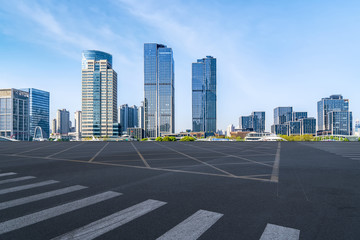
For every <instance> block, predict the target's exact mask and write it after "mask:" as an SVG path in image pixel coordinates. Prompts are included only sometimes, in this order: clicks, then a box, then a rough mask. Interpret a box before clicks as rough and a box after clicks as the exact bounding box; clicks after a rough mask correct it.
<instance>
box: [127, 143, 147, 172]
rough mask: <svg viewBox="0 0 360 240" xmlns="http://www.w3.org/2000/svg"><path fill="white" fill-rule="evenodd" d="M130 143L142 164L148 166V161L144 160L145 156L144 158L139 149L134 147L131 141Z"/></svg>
mask: <svg viewBox="0 0 360 240" xmlns="http://www.w3.org/2000/svg"><path fill="white" fill-rule="evenodd" d="M130 143H131V145H132V146H133V148H134V149H135V151H136V152H137V154H138V155H139V157H140V158H141V160H142V161H143V163H144V165H145V166H146V167H148V168H149V167H150V165H149V164H148V162H147V161H146V160H145V158H144V157H143V155H142V154H141V153H140V151H139V150H138V149H137V147H135V145H134V144H133V143H132V142H130Z"/></svg>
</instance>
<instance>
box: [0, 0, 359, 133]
mask: <svg viewBox="0 0 360 240" xmlns="http://www.w3.org/2000/svg"><path fill="white" fill-rule="evenodd" d="M108 3H109V5H110V6H111V7H112V9H109V8H106V7H105V6H98V9H96V8H92V7H85V8H82V9H81V10H80V9H79V5H78V4H79V3H69V5H68V6H67V7H64V6H63V5H62V4H61V3H57V4H54V3H44V2H42V1H34V2H32V3H31V4H30V3H27V2H24V1H23V2H21V1H20V2H17V3H16V5H15V3H11V2H4V3H3V5H2V6H1V7H0V13H1V14H0V19H1V21H2V22H4V23H6V24H4V25H3V26H1V28H0V34H1V37H0V48H1V50H2V52H3V53H4V56H5V58H4V59H3V60H1V61H2V62H1V63H2V65H3V66H4V68H3V71H2V72H1V78H0V84H1V85H2V88H16V89H20V88H24V87H34V88H38V89H42V90H45V91H48V92H51V94H52V95H51V107H50V108H51V114H50V118H51V119H52V118H54V117H55V113H56V111H57V109H62V108H66V109H68V110H69V111H70V113H71V119H73V113H74V112H75V111H76V110H81V96H80V94H79V93H80V92H81V82H80V81H79V79H80V78H81V73H80V72H79V65H80V64H81V63H79V56H80V55H81V51H82V50H85V49H98V50H101V51H106V52H109V53H111V54H113V56H114V59H115V61H114V69H116V70H117V71H118V72H119V83H118V87H119V101H118V105H121V104H125V103H127V104H129V105H134V104H135V105H137V104H138V103H139V102H141V101H142V99H143V91H142V86H143V72H142V69H143V63H142V62H143V53H142V48H143V43H145V42H159V43H163V44H166V45H169V46H171V47H172V48H173V50H174V60H175V69H176V71H175V72H176V74H175V79H177V84H176V87H175V89H176V90H175V102H176V103H178V104H177V107H176V108H175V116H176V122H175V126H176V129H175V131H176V132H179V131H181V130H184V129H189V128H191V117H190V116H191V65H190V64H191V63H192V62H193V60H194V59H197V58H198V57H199V56H206V55H214V56H216V58H217V59H218V79H219V83H221V84H219V85H218V116H217V119H218V123H217V125H218V129H225V128H226V126H227V125H229V124H231V123H232V124H235V125H236V123H237V122H238V117H239V116H242V115H246V114H248V113H249V112H251V111H254V110H264V111H266V112H267V122H266V126H267V129H266V131H269V130H270V128H269V126H270V125H271V124H272V122H271V121H272V119H273V116H272V109H273V108H274V107H276V106H282V105H291V106H293V107H294V108H295V109H297V110H298V111H307V112H308V113H309V116H316V101H318V99H320V98H321V97H323V96H330V95H333V94H342V95H343V96H346V97H347V98H349V99H351V105H350V110H351V111H352V112H353V119H354V120H356V119H358V118H359V106H360V99H359V97H358V94H357V92H358V91H357V90H356V89H357V88H356V87H349V85H350V86H353V85H355V86H357V85H356V84H357V79H358V78H359V72H358V70H357V69H358V68H357V66H358V65H359V64H358V60H357V56H358V55H359V49H358V48H357V47H356V46H357V42H358V40H359V38H360V34H359V30H358V29H357V28H355V26H356V25H354V24H353V22H357V19H358V18H359V16H358V15H357V14H356V12H357V11H356V10H357V9H358V7H359V3H357V2H355V1H354V2H351V3H349V2H348V3H347V4H341V5H339V4H337V3H335V2H325V1H320V2H318V3H310V2H308V3H307V4H306V5H305V4H304V5H302V4H301V3H289V2H282V3H281V6H280V5H271V4H270V3H266V2H263V4H262V5H263V6H259V5H255V4H249V3H245V2H239V3H235V2H229V3H227V4H224V5H222V4H220V2H212V4H207V5H205V4H204V3H202V2H200V3H193V4H190V5H189V3H187V4H186V2H182V3H181V2H175V3H171V4H168V7H167V8H166V9H165V10H162V11H160V10H159V9H158V7H159V6H160V5H161V3H162V2H161V1H160V2H159V3H156V4H151V2H150V3H146V4H139V3H138V2H136V1H135V2H134V3H133V2H130V1H108ZM90 5H91V4H90ZM71 9H79V11H80V14H75V13H74V12H72V10H71ZM231 9H234V10H231ZM242 9H244V10H242ZM320 9H321V11H320ZM102 10H103V12H107V13H108V14H107V15H108V16H105V15H104V16H103V17H104V18H103V19H102V20H101V23H97V24H103V27H101V28H100V29H97V28H96V26H98V25H97V24H95V25H93V24H90V23H93V22H92V20H91V19H89V18H88V17H87V16H88V15H91V14H87V13H96V12H97V13H100V12H101V11H102ZM154 10H156V11H154ZM159 11H160V12H159ZM223 12H227V13H228V14H227V15H224V14H223ZM335 12H336V19H334V18H333V15H334V14H335ZM119 13H123V15H124V17H120V15H121V14H119ZM195 13H197V14H195ZM200 13H203V14H201V15H205V16H207V17H205V18H204V20H201V21H199V22H198V24H196V25H194V24H193V22H194V21H195V20H199V18H198V17H197V16H199V14H200ZM205 13H212V14H205ZM235 13H236V14H235ZM241 13H243V14H241ZM235 15H243V17H236V16H235ZM210 16H214V18H211V17H210ZM260 16H261V17H260ZM125 18H126V21H125V22H124V19H125ZM164 18H166V19H168V21H163V19H164ZM61 19H68V20H67V21H61ZM75 20H76V21H75ZM88 20H89V23H86V22H87V21H88ZM209 21H210V22H209ZM164 22H166V23H164ZM85 23H86V24H85ZM125 24H129V26H130V27H125V26H126V25H125ZM294 24H296V26H297V28H296V29H294V30H293V27H292V26H293V25H294ZM220 25H221V26H223V30H221V28H220V27H219V26H220ZM80 26H81V27H80ZM117 26H119V27H117ZM235 26H236V27H235ZM27 29H31V31H29V30H27ZM95 29H97V30H99V32H95ZM120 29H121V30H120ZM19 33H22V34H19ZM24 33H25V35H24ZM89 33H90V34H89ZM24 36H26V38H24ZM203 36H209V37H207V38H204V37H203ZM104 43H105V44H104ZM18 58H21V59H24V58H25V59H26V58H31V59H32V61H31V62H29V61H27V63H26V64H25V63H22V61H19V62H17V64H16V66H15V65H12V64H11V63H12V62H13V61H16V60H15V59H18ZM40 66H41V67H40ZM19 67H20V68H22V69H24V70H25V71H17V68H19ZM344 81H345V82H346V84H339V83H340V82H344ZM29 83H31V84H29ZM30 85H31V86H30ZM128 89H138V90H136V91H128ZM295 89H296V91H294V90H295ZM64 95H69V97H67V98H64ZM234 96H236V98H235V97H234ZM259 96H261V97H259ZM303 96H306V97H305V98H304V97H303ZM180 102H181V104H180ZM244 103H246V104H244ZM314 103H315V104H314Z"/></svg>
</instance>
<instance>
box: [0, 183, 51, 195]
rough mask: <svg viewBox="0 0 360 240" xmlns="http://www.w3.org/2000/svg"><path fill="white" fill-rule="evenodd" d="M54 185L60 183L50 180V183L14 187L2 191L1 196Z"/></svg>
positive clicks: (0, 191)
mask: <svg viewBox="0 0 360 240" xmlns="http://www.w3.org/2000/svg"><path fill="white" fill-rule="evenodd" d="M53 183H58V181H55V180H48V181H43V182H38V183H33V184H27V185H22V186H17V187H12V188H6V189H1V190H0V195H2V194H6V193H12V192H18V191H22V190H26V189H31V188H36V187H42V186H46V185H49V184H53Z"/></svg>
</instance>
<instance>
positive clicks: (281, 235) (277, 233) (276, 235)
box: [260, 223, 300, 240]
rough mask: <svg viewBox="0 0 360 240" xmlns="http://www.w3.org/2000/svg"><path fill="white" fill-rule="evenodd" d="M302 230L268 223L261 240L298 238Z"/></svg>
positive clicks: (294, 239) (293, 239) (295, 239)
mask: <svg viewBox="0 0 360 240" xmlns="http://www.w3.org/2000/svg"><path fill="white" fill-rule="evenodd" d="M299 237H300V230H297V229H294V228H288V227H282V226H278V225H274V224H270V223H268V224H267V225H266V228H265V230H264V232H263V234H262V235H261V237H260V240H298V239H299Z"/></svg>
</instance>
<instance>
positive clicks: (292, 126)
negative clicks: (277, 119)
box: [285, 121, 301, 136]
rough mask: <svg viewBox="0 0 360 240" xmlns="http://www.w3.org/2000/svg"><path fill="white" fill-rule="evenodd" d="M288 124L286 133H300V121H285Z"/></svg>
mask: <svg viewBox="0 0 360 240" xmlns="http://www.w3.org/2000/svg"><path fill="white" fill-rule="evenodd" d="M285 124H286V125H288V133H287V134H286V135H289V136H291V135H301V123H300V121H289V122H286V123H285Z"/></svg>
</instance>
